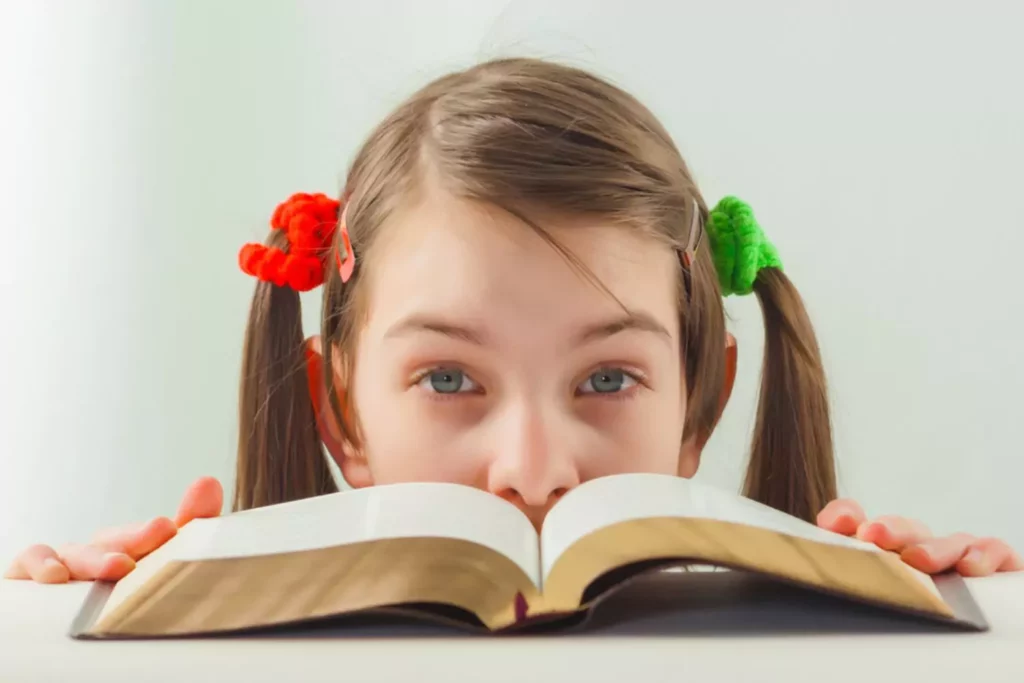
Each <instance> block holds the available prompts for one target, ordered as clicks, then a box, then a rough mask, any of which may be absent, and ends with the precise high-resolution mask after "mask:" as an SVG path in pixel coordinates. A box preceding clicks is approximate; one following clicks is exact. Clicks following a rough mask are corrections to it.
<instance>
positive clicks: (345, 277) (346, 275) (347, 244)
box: [335, 204, 356, 282]
mask: <svg viewBox="0 0 1024 683" xmlns="http://www.w3.org/2000/svg"><path fill="white" fill-rule="evenodd" d="M338 231H339V233H340V236H341V247H344V249H345V258H344V259H342V257H341V249H340V248H339V249H338V252H337V254H335V259H336V260H337V262H338V273H339V274H340V275H341V281H342V282H348V281H349V279H351V277H352V271H354V270H355V268H356V253H355V251H353V250H352V240H351V239H349V236H348V204H345V208H344V209H342V211H341V220H340V221H339V222H338Z"/></svg>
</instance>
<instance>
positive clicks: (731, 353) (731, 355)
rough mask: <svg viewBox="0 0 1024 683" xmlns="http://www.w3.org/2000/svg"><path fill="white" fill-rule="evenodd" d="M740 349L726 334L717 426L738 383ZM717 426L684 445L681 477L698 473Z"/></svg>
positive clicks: (733, 339) (680, 464)
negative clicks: (723, 374) (703, 435)
mask: <svg viewBox="0 0 1024 683" xmlns="http://www.w3.org/2000/svg"><path fill="white" fill-rule="evenodd" d="M738 351H739V349H738V347H737V344H736V337H734V336H732V335H731V334H729V333H728V332H726V333H725V379H724V381H723V383H722V393H721V394H720V395H719V397H718V414H717V415H716V416H715V425H717V424H718V421H719V420H720V419H721V418H722V413H723V412H724V411H725V406H726V404H727V403H728V402H729V397H730V396H732V388H733V385H734V384H735V383H736V364H737V362H738V358H739V353H738ZM715 425H712V427H711V431H709V432H708V434H707V435H706V436H705V437H704V438H699V437H697V436H696V435H695V436H692V437H690V438H689V439H687V440H686V442H685V443H683V447H682V449H681V451H680V453H679V472H678V474H679V476H680V477H687V478H689V477H692V476H693V475H695V474H696V473H697V467H698V466H699V465H700V456H701V454H702V453H703V452H704V446H705V445H706V444H707V442H708V439H710V438H711V433H712V432H713V431H714V427H715Z"/></svg>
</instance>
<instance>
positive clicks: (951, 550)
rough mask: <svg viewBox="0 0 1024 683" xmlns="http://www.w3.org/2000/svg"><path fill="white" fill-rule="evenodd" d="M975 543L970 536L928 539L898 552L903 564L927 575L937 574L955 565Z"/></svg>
mask: <svg viewBox="0 0 1024 683" xmlns="http://www.w3.org/2000/svg"><path fill="white" fill-rule="evenodd" d="M974 541H975V538H974V536H971V535H970V534H953V535H952V536H944V537H942V538H930V539H928V540H926V541H923V542H921V543H917V544H913V545H908V546H907V547H906V548H904V549H903V550H902V551H901V552H900V557H901V558H902V559H903V561H904V562H906V563H907V564H909V565H910V566H911V567H914V568H915V569H920V570H921V571H923V572H926V573H928V574H938V573H939V572H944V571H946V570H947V569H949V568H951V567H953V566H955V565H956V563H957V562H959V561H960V559H961V558H962V557H963V556H964V555H965V554H966V553H967V550H968V549H969V548H970V547H971V544H972V543H973V542H974Z"/></svg>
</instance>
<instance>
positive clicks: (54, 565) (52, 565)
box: [43, 557, 64, 569]
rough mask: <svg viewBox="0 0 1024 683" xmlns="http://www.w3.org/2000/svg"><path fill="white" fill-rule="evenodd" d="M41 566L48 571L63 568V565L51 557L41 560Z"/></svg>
mask: <svg viewBox="0 0 1024 683" xmlns="http://www.w3.org/2000/svg"><path fill="white" fill-rule="evenodd" d="M43 566H44V567H46V568H48V569H62V568H63V567H64V565H62V564H61V563H60V562H58V561H57V560H55V559H53V558H52V557H48V558H46V559H45V560H43Z"/></svg>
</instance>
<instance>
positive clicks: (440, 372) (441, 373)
mask: <svg viewBox="0 0 1024 683" xmlns="http://www.w3.org/2000/svg"><path fill="white" fill-rule="evenodd" d="M419 384H420V386H421V387H423V388H424V389H426V390H427V391H432V392H434V393H437V394H458V393H464V392H467V391H476V390H477V389H478V388H479V386H478V385H477V383H476V382H474V381H473V380H472V379H470V378H469V376H468V375H466V373H464V372H463V371H462V370H455V369H447V368H439V369H437V370H432V371H430V372H428V373H427V374H426V375H424V376H423V379H421V380H420V381H419Z"/></svg>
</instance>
